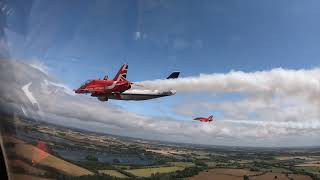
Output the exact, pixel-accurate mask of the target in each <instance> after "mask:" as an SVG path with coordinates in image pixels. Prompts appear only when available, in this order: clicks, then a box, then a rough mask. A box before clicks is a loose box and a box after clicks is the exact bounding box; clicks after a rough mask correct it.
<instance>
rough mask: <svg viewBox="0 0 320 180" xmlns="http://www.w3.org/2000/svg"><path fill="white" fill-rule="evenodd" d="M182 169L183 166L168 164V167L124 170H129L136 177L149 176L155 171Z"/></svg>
mask: <svg viewBox="0 0 320 180" xmlns="http://www.w3.org/2000/svg"><path fill="white" fill-rule="evenodd" d="M183 169H185V168H184V167H180V166H169V167H157V168H144V169H130V170H126V172H129V173H131V174H133V175H135V176H138V177H150V176H151V175H152V174H156V173H171V172H175V171H178V170H183Z"/></svg>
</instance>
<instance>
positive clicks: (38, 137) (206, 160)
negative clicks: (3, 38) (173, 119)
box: [1, 117, 320, 180]
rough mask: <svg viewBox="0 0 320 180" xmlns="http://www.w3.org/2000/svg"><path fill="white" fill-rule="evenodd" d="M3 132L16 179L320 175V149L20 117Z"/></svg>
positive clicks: (260, 179) (300, 178)
mask: <svg viewBox="0 0 320 180" xmlns="http://www.w3.org/2000/svg"><path fill="white" fill-rule="evenodd" d="M13 119H14V121H13V122H12V118H3V119H2V121H3V122H5V123H3V126H2V129H1V131H3V132H4V133H3V135H4V136H3V137H2V138H3V143H4V146H5V149H6V155H7V157H8V158H9V159H8V165H9V167H10V176H11V177H13V178H14V179H37V180H38V179H39V180H41V179H43V180H44V179H137V178H138V179H190V180H200V179H201V180H202V179H204V180H205V179H221V180H224V179H230V180H233V179H234V180H238V179H239V180H241V179H244V180H248V179H252V180H267V179H268V180H269V179H280V180H282V179H283V180H286V179H288V180H311V179H320V148H317V147H310V148H298V147H297V148H252V147H220V146H201V145H192V144H175V143H168V142H159V141H149V140H143V139H135V138H129V137H119V136H113V135H109V134H97V133H94V132H87V131H83V130H79V129H70V128H65V127H60V126H57V125H52V124H47V123H44V122H39V121H34V120H30V119H22V118H19V117H14V118H13Z"/></svg>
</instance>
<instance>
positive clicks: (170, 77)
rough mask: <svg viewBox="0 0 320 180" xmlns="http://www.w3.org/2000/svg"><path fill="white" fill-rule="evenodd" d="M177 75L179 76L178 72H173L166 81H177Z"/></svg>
mask: <svg viewBox="0 0 320 180" xmlns="http://www.w3.org/2000/svg"><path fill="white" fill-rule="evenodd" d="M179 74H180V72H179V71H175V72H173V73H171V74H170V76H168V77H167V79H177V78H178V77H179Z"/></svg>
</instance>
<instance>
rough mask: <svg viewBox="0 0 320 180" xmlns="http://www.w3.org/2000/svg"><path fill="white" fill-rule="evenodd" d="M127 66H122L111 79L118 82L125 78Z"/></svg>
mask: <svg viewBox="0 0 320 180" xmlns="http://www.w3.org/2000/svg"><path fill="white" fill-rule="evenodd" d="M127 73H128V64H123V65H122V66H121V68H120V69H119V71H118V73H117V75H116V76H115V77H114V78H113V80H114V81H119V80H122V79H126V78H127Z"/></svg>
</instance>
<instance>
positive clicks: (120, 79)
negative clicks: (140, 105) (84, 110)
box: [74, 64, 132, 94]
mask: <svg viewBox="0 0 320 180" xmlns="http://www.w3.org/2000/svg"><path fill="white" fill-rule="evenodd" d="M127 72H128V65H127V64H123V65H122V66H121V68H120V70H119V71H118V73H117V75H116V76H115V77H114V78H113V79H112V80H110V79H108V76H105V77H104V78H103V79H102V80H100V79H95V80H87V81H86V82H85V83H84V84H82V85H81V87H80V88H79V89H76V90H74V91H75V93H77V94H86V93H91V94H111V93H122V92H124V91H126V90H128V89H130V88H131V84H132V83H131V82H129V81H128V80H127V79H126V77H127Z"/></svg>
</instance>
